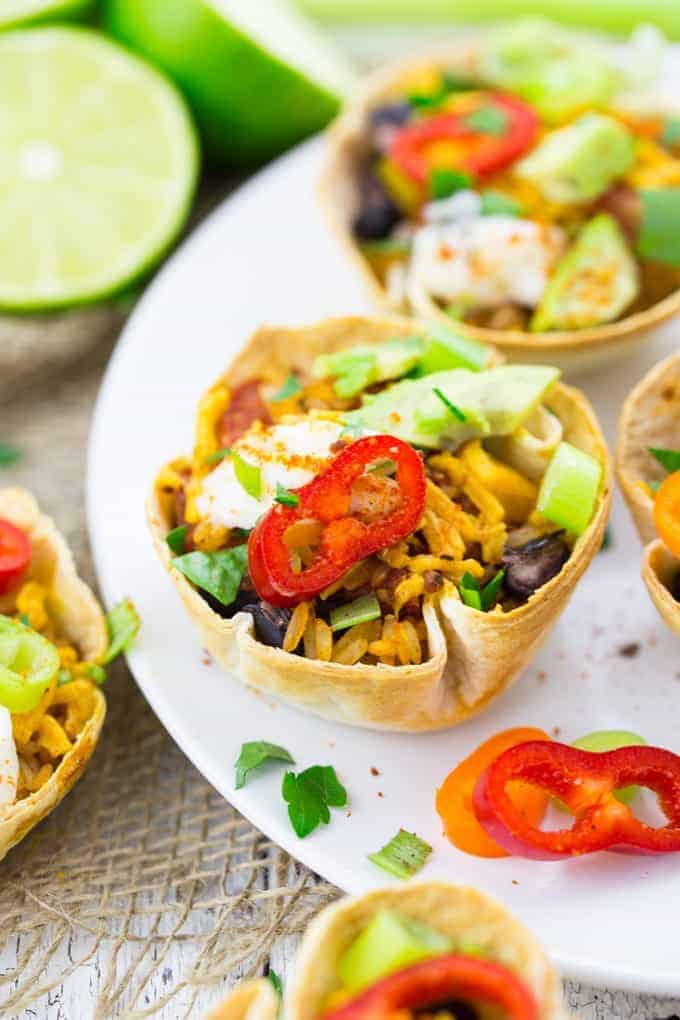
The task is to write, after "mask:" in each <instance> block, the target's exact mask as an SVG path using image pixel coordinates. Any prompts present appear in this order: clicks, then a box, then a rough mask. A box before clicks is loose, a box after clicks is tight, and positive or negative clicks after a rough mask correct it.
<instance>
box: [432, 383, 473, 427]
mask: <svg viewBox="0 0 680 1020" xmlns="http://www.w3.org/2000/svg"><path fill="white" fill-rule="evenodd" d="M434 395H435V397H439V399H440V400H441V402H442V404H443V405H444V407H446V408H448V410H449V411H450V412H451V414H452V415H453V416H454V417H455V418H457V419H458V421H466V420H467V419H466V417H465V415H464V414H463V412H462V411H461V409H460V408H459V407H456V405H455V404H452V403H451V401H450V400H449V398H448V397H447V396H446V394H445V393H442V391H441V390H440V389H439V387H438V386H435V388H434Z"/></svg>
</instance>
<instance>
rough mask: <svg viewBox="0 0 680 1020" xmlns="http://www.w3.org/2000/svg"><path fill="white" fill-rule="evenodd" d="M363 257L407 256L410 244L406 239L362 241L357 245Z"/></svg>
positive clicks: (388, 238)
mask: <svg viewBox="0 0 680 1020" xmlns="http://www.w3.org/2000/svg"><path fill="white" fill-rule="evenodd" d="M359 247H360V248H361V250H362V252H363V253H364V255H369V256H370V255H409V254H410V253H411V248H412V244H411V241H410V240H409V239H408V238H402V237H386V238H383V239H381V240H379V241H362V242H361V244H360V245H359Z"/></svg>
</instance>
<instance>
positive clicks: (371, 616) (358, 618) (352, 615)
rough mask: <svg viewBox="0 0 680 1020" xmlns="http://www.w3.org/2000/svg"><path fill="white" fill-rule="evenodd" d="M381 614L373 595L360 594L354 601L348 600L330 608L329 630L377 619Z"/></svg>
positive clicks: (342, 628)
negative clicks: (345, 603)
mask: <svg viewBox="0 0 680 1020" xmlns="http://www.w3.org/2000/svg"><path fill="white" fill-rule="evenodd" d="M381 615H382V613H381V610H380V603H379V602H378V600H377V598H376V597H375V595H362V596H361V598H359V599H355V600H354V602H348V603H347V605H344V606H337V608H335V609H332V610H331V614H330V618H331V630H332V631H338V630H347V629H348V628H349V627H354V626H356V624H358V623H369V622H370V621H371V620H379V619H380V617H381Z"/></svg>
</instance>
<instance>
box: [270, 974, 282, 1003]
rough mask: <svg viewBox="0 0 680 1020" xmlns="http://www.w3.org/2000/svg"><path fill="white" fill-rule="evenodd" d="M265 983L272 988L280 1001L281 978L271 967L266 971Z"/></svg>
mask: <svg viewBox="0 0 680 1020" xmlns="http://www.w3.org/2000/svg"><path fill="white" fill-rule="evenodd" d="M267 981H268V982H269V984H270V985H271V986H272V988H273V989H274V991H275V992H276V994H277V995H278V997H279V999H280V998H281V996H282V995H283V985H282V984H281V978H280V977H279V975H278V974H277V973H276V971H275V970H274V969H273V968H272V967H270V968H269V970H268V971H267Z"/></svg>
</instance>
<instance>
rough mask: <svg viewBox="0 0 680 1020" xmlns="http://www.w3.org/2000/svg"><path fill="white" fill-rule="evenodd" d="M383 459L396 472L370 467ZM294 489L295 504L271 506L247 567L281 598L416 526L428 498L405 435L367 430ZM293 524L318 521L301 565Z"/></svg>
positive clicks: (329, 578) (270, 597)
mask: <svg viewBox="0 0 680 1020" xmlns="http://www.w3.org/2000/svg"><path fill="white" fill-rule="evenodd" d="M379 461H390V462H393V463H394V466H395V476H394V479H378V478H377V477H376V475H375V473H372V474H371V473H369V469H370V467H371V466H372V465H374V464H375V463H376V462H379ZM362 478H363V479H365V481H364V482H363V483H362V482H361V481H360V480H361V479H362ZM362 484H363V485H364V487H369V485H370V487H371V498H370V500H369V501H368V504H365V503H364V506H363V508H362V509H359V508H356V507H355V497H356V495H357V488H358V487H361V486H362ZM381 488H382V489H383V490H384V491H383V492H381ZM297 496H298V503H297V505H296V506H284V505H281V504H277V505H276V506H274V507H272V509H271V510H270V511H269V512H268V513H267V514H265V515H264V516H263V517H262V518H261V519H260V520H259V521H258V523H257V524H256V526H255V528H254V529H253V531H252V532H251V535H250V539H249V542H248V570H249V573H250V577H251V580H252V582H253V584H254V586H255V590H256V591H257V594H258V595H259V597H260V598H261V599H264V600H265V601H266V602H270V603H272V604H273V605H277V606H292V605H296V604H297V603H298V602H302V601H303V600H305V599H309V598H312V597H313V596H314V595H316V594H318V592H320V591H322V590H323V589H324V588H326V587H328V585H330V584H333V582H334V581H337V580H338V579H339V578H340V577H342V575H343V574H344V573H346V572H347V571H348V570H349V568H350V567H351V566H353V565H354V564H355V563H357V562H358V561H359V560H362V559H364V558H365V557H366V556H370V555H371V553H374V552H377V551H378V550H380V549H386V548H387V547H388V546H391V545H394V544H395V543H396V542H398V541H400V539H402V538H404V537H405V536H406V535H409V534H410V533H411V532H412V531H414V530H415V528H416V527H417V525H418V522H419V520H420V517H421V516H422V513H423V509H424V506H425V471H424V468H423V462H422V460H421V458H420V457H419V455H418V454H417V453H416V451H415V450H414V449H413V448H412V447H411V446H409V444H408V443H405V442H404V441H403V440H401V439H396V438H395V437H394V436H388V435H378V436H366V437H364V438H363V439H358V440H357V441H356V442H354V443H350V444H349V446H347V447H345V449H344V450H342V452H341V453H339V454H338V456H337V457H335V458H334V460H333V461H332V462H331V464H330V465H329V467H328V468H327V469H326V470H325V471H323V472H322V473H321V474H319V475H317V477H316V478H314V479H312V481H311V482H308V483H307V485H304V486H303V487H302V488H301V489H298V490H297ZM383 510H384V512H382V511H383ZM295 525H302V526H305V525H308V526H309V530H310V532H313V531H314V529H316V535H315V536H314V537H315V541H314V542H313V546H314V549H313V555H312V558H311V562H309V564H308V565H307V566H305V565H302V564H297V566H298V569H297V570H296V569H295V567H296V564H295V563H294V560H293V556H292V550H291V546H290V544H289V542H287V541H286V539H287V538H289V539H290V535H291V534H293V532H292V530H291V529H292V528H293V527H294V526H295Z"/></svg>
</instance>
